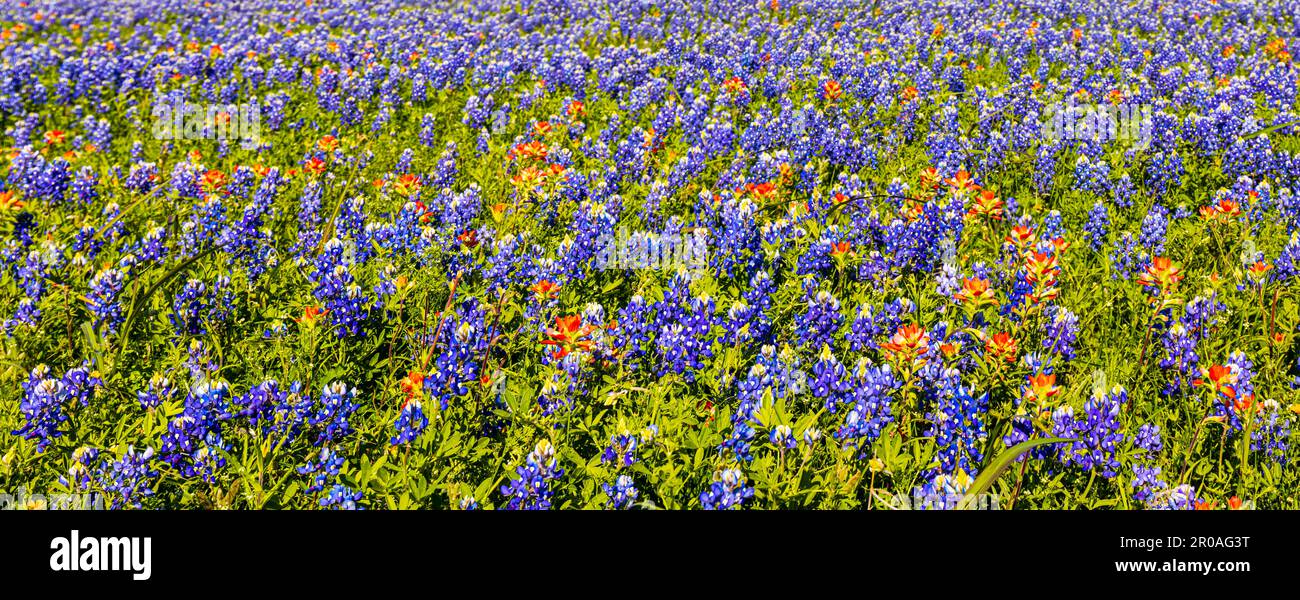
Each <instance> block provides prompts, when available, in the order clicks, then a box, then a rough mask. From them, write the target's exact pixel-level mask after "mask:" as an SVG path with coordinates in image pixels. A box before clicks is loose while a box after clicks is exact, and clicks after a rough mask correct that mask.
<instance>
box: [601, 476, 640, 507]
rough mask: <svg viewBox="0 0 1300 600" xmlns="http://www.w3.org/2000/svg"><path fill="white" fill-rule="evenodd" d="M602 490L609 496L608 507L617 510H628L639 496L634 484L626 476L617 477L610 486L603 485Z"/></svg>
mask: <svg viewBox="0 0 1300 600" xmlns="http://www.w3.org/2000/svg"><path fill="white" fill-rule="evenodd" d="M602 489H603V490H604V492H605V495H606V496H609V503H610V505H611V506H613V507H614V508H618V509H626V508H630V507H631V506H632V503H634V502H636V499H637V496H638V494H639V492H637V489H636V483H635V482H633V481H632V478H631V477H629V476H627V475H619V476H618V479H615V480H614V483H613V484H612V485H611V484H608V483H606V484H603V485H602Z"/></svg>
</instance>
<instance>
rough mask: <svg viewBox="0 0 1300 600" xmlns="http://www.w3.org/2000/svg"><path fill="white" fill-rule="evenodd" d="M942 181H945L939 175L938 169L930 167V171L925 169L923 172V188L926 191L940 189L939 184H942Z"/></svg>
mask: <svg viewBox="0 0 1300 600" xmlns="http://www.w3.org/2000/svg"><path fill="white" fill-rule="evenodd" d="M942 180H943V177H941V176H940V175H939V170H938V169H936V168H934V167H930V168H928V169H924V170H922V171H921V188H922V189H925V190H932V189H934V188H937V187H939V183H940V182H941V181H942Z"/></svg>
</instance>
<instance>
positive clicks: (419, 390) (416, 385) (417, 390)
mask: <svg viewBox="0 0 1300 600" xmlns="http://www.w3.org/2000/svg"><path fill="white" fill-rule="evenodd" d="M398 383H399V384H400V385H401V386H402V393H403V394H406V399H407V400H410V399H411V398H415V397H418V396H423V395H424V373H421V372H419V371H415V370H412V371H409V372H407V374H406V377H403V378H402V380H401V381H400V382H398Z"/></svg>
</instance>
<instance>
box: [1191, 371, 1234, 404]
mask: <svg viewBox="0 0 1300 600" xmlns="http://www.w3.org/2000/svg"><path fill="white" fill-rule="evenodd" d="M1236 384H1237V374H1236V373H1234V372H1233V371H1232V368H1230V367H1228V366H1226V365H1211V366H1210V367H1209V368H1208V369H1207V368H1205V367H1201V377H1200V378H1198V379H1195V380H1193V381H1192V385H1195V386H1198V387H1205V388H1209V389H1211V390H1213V391H1214V393H1215V395H1216V396H1217V395H1219V394H1222V395H1223V397H1224V398H1226V399H1228V400H1232V399H1235V398H1236V397H1237V388H1236V387H1235V386H1236Z"/></svg>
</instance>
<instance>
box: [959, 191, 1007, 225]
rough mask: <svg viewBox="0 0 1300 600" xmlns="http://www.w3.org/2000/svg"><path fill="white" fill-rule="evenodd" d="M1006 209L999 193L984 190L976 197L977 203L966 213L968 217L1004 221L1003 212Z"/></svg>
mask: <svg viewBox="0 0 1300 600" xmlns="http://www.w3.org/2000/svg"><path fill="white" fill-rule="evenodd" d="M1004 207H1005V204H1003V202H1002V200H1001V199H1000V198H998V195H997V193H995V192H994V191H993V190H984V191H983V192H981V193H980V195H979V196H976V197H975V202H974V203H973V204H971V207H970V209H969V210H967V211H966V216H968V217H985V218H988V219H993V220H999V221H1000V220H1002V211H1003V208H1004Z"/></svg>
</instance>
